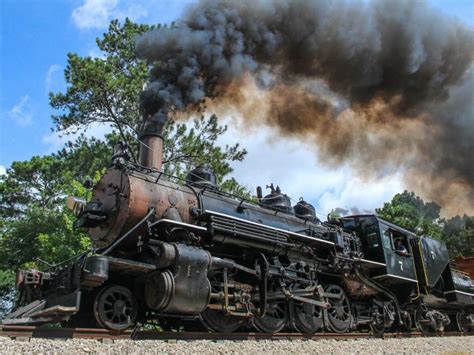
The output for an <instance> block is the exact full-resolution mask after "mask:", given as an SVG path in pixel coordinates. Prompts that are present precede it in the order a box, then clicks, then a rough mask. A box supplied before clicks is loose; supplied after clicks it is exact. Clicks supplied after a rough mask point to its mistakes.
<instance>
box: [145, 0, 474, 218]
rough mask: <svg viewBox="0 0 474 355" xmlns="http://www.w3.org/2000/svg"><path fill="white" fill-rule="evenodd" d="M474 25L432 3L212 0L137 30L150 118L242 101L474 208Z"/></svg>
mask: <svg viewBox="0 0 474 355" xmlns="http://www.w3.org/2000/svg"><path fill="white" fill-rule="evenodd" d="M473 35H474V33H473V31H472V29H470V28H466V27H464V26H463V25H462V24H461V23H459V22H457V21H456V20H454V19H450V18H445V17H443V16H441V15H439V14H438V13H436V12H435V11H433V10H432V9H431V8H429V6H428V5H427V4H426V3H425V2H423V1H412V0H406V1H391V0H378V1H373V2H362V1H361V2H359V1H323V0H321V1H298V0H292V1H273V2H270V1H263V0H262V1H258V0H252V1H250V0H244V1H239V2H237V1H232V2H231V1H218V0H210V1H202V2H200V3H199V4H197V5H195V6H193V7H190V8H189V9H188V11H187V13H186V15H185V16H184V17H183V18H182V19H181V20H180V21H179V22H178V23H177V25H176V26H173V27H171V28H159V29H156V30H154V31H151V32H149V33H146V34H144V35H143V36H141V37H140V38H138V40H137V43H136V49H137V53H138V54H139V55H140V56H141V57H143V58H145V59H147V60H148V62H149V63H150V64H152V70H151V72H150V78H151V81H150V83H149V85H148V87H147V88H146V90H145V91H144V93H143V95H142V108H143V110H144V112H145V113H146V114H147V115H154V114H156V113H157V112H158V113H159V114H160V115H170V114H171V115H173V114H174V115H176V114H179V113H183V112H185V113H189V112H192V111H194V110H204V109H206V108H207V109H209V108H212V109H213V110H215V111H219V110H221V111H231V110H238V111H239V112H240V113H241V115H242V116H243V118H244V119H245V120H247V121H248V123H250V124H267V125H272V126H274V127H277V129H278V131H279V133H280V134H281V135H283V136H295V137H301V138H302V139H309V140H311V141H313V142H314V147H315V152H316V153H317V154H318V157H319V158H320V159H321V160H322V161H324V162H326V163H327V164H328V165H330V166H336V165H340V164H349V165H351V166H352V167H353V168H354V169H355V170H356V171H357V172H358V173H359V174H360V175H363V176H369V177H373V176H375V177H378V176H384V175H389V174H392V173H394V172H399V171H403V172H404V176H405V179H406V182H407V184H408V185H409V187H411V188H413V189H415V191H416V192H417V193H419V194H421V195H422V196H423V197H424V198H426V199H431V200H434V201H436V202H438V203H441V204H442V206H443V207H444V211H445V214H453V213H461V212H466V213H474V202H473V201H474V154H472V152H474V114H473V105H474V104H473V101H474V100H473V99H472V93H473V92H474V91H473V82H474V70H472V69H471V68H472V61H473V54H474V42H473V38H474V37H473Z"/></svg>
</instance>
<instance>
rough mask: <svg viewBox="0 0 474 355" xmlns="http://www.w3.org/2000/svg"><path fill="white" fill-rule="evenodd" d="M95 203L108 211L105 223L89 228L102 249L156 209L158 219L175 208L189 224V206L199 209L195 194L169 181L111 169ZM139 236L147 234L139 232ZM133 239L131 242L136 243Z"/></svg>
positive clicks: (96, 244) (94, 242)
mask: <svg viewBox="0 0 474 355" xmlns="http://www.w3.org/2000/svg"><path fill="white" fill-rule="evenodd" d="M93 196H94V197H93V199H92V202H101V203H102V206H103V210H104V211H107V212H108V216H109V217H108V220H107V222H106V223H104V224H102V225H100V226H98V227H96V228H91V229H89V234H90V236H91V239H92V242H93V244H94V246H96V247H98V248H101V247H104V246H107V245H109V244H110V243H112V242H113V241H114V240H115V238H117V237H118V236H120V235H121V234H122V233H123V232H124V231H127V230H128V229H130V228H131V227H132V226H134V225H135V224H136V223H138V222H139V221H140V220H141V219H142V218H143V217H144V216H146V214H147V213H148V211H149V209H150V207H154V208H155V211H156V212H155V214H156V217H157V218H162V217H163V215H164V214H165V213H166V212H167V211H168V210H169V209H170V208H175V209H176V210H177V212H178V213H179V217H180V218H181V220H182V221H183V222H187V223H189V222H190V214H189V210H190V207H197V206H198V201H197V197H196V195H195V194H194V192H193V191H192V190H191V189H190V188H188V187H186V186H182V185H178V184H175V183H173V182H170V181H168V180H166V179H164V178H163V177H159V178H158V177H157V176H152V175H146V174H142V173H140V172H137V171H133V172H131V173H128V174H125V173H123V172H122V171H121V170H118V169H115V168H111V169H109V170H108V171H107V172H106V174H105V175H104V177H103V178H102V179H101V180H100V181H99V183H98V184H97V185H96V186H95V188H94V192H93ZM135 234H136V235H145V233H144V229H139V230H137V232H136V233H135ZM134 241H135V240H134V238H133V237H132V238H130V241H129V242H134Z"/></svg>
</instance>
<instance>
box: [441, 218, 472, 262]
mask: <svg viewBox="0 0 474 355" xmlns="http://www.w3.org/2000/svg"><path fill="white" fill-rule="evenodd" d="M444 240H445V242H446V245H447V247H448V249H449V252H450V254H451V256H474V217H472V216H471V217H469V216H467V215H464V216H462V217H460V216H455V217H452V218H450V219H447V220H445V221H444Z"/></svg>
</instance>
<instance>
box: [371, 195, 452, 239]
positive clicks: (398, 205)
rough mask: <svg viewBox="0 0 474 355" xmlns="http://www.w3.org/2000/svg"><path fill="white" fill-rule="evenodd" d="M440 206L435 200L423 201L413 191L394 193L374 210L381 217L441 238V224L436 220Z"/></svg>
mask: <svg viewBox="0 0 474 355" xmlns="http://www.w3.org/2000/svg"><path fill="white" fill-rule="evenodd" d="M440 210H441V207H440V206H439V205H437V204H436V203H435V202H428V203H425V202H424V201H423V200H422V199H421V198H420V197H418V196H417V195H415V193H414V192H408V191H406V190H405V191H403V192H402V193H400V194H396V195H395V196H394V197H393V198H392V201H391V202H386V203H384V205H383V207H382V208H376V209H375V212H376V213H377V214H378V215H379V216H380V217H382V218H384V219H386V220H388V221H390V222H392V223H395V224H398V225H400V226H402V227H405V228H407V229H409V230H411V231H414V232H417V233H418V234H424V235H430V236H432V237H433V238H437V239H441V238H442V230H443V229H442V226H441V224H440V223H439V222H438V219H439V217H440V215H439V213H440Z"/></svg>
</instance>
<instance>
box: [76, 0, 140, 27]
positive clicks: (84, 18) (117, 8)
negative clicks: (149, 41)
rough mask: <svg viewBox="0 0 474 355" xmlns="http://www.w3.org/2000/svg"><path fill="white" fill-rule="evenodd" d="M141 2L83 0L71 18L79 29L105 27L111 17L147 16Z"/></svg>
mask: <svg viewBox="0 0 474 355" xmlns="http://www.w3.org/2000/svg"><path fill="white" fill-rule="evenodd" d="M145 5H146V1H145V2H143V4H140V3H137V2H136V1H131V0H122V1H119V0H85V1H84V3H83V4H82V5H81V6H79V7H77V8H75V9H74V10H73V12H72V15H71V17H72V20H73V21H74V23H75V24H76V26H77V27H79V28H80V29H94V28H96V29H102V28H107V26H108V25H109V23H110V21H111V20H113V19H119V20H123V19H124V18H125V17H129V18H130V19H132V20H134V21H136V20H138V19H140V18H143V17H145V16H147V14H148V12H147V10H146V9H145Z"/></svg>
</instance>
